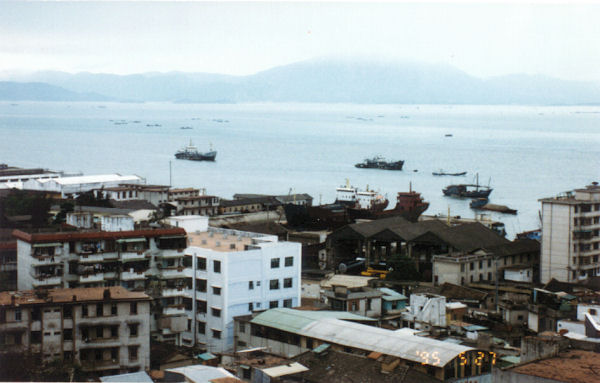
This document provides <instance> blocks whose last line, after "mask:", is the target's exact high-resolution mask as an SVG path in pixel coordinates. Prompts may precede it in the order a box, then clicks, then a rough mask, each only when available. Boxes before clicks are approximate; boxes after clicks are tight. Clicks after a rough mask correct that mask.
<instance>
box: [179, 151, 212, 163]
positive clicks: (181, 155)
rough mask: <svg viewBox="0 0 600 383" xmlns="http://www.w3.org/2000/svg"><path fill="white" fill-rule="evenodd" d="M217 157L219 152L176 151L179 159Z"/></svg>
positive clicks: (193, 159) (195, 159) (198, 159)
mask: <svg viewBox="0 0 600 383" xmlns="http://www.w3.org/2000/svg"><path fill="white" fill-rule="evenodd" d="M216 157H217V152H208V153H189V152H187V153H186V152H178V153H175V158H177V159H178V160H190V161H214V160H215V159H216Z"/></svg>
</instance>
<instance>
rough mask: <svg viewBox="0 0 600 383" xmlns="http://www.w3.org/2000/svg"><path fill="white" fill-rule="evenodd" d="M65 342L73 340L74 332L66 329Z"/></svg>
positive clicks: (64, 333)
mask: <svg viewBox="0 0 600 383" xmlns="http://www.w3.org/2000/svg"><path fill="white" fill-rule="evenodd" d="M63 340H73V330H72V329H70V328H68V329H67V328H66V329H65V330H64V331H63Z"/></svg>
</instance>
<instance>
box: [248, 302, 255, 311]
mask: <svg viewBox="0 0 600 383" xmlns="http://www.w3.org/2000/svg"><path fill="white" fill-rule="evenodd" d="M252 310H254V305H253V304H252V302H250V303H248V311H252Z"/></svg>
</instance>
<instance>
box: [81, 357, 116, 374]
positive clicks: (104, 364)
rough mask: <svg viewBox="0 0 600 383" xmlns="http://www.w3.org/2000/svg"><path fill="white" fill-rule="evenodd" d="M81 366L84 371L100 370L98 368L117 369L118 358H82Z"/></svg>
mask: <svg viewBox="0 0 600 383" xmlns="http://www.w3.org/2000/svg"><path fill="white" fill-rule="evenodd" d="M81 367H82V369H83V370H84V371H100V370H113V369H119V368H120V365H119V360H118V359H110V360H91V361H89V360H82V361H81Z"/></svg>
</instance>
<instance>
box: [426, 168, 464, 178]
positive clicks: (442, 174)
mask: <svg viewBox="0 0 600 383" xmlns="http://www.w3.org/2000/svg"><path fill="white" fill-rule="evenodd" d="M431 174H433V175H434V176H464V175H465V174H467V172H458V173H448V172H445V171H443V170H442V169H440V171H439V172H432V173H431Z"/></svg>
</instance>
